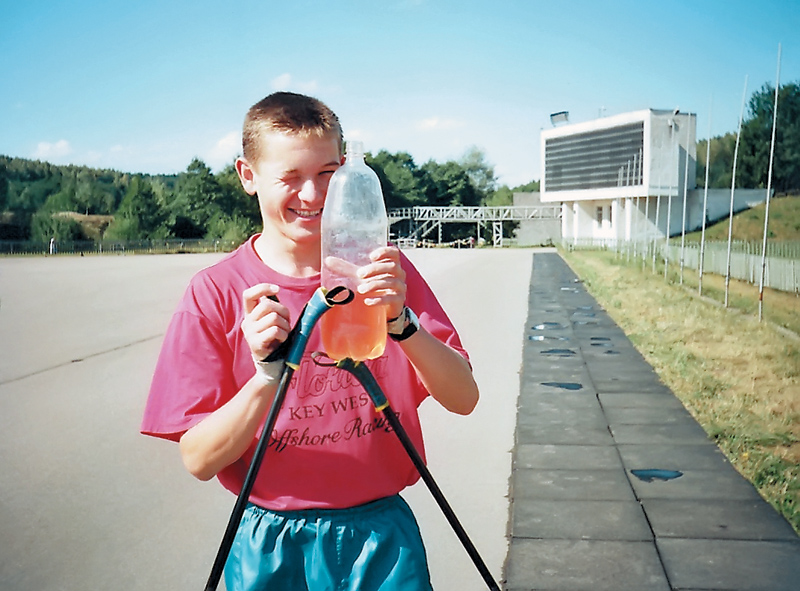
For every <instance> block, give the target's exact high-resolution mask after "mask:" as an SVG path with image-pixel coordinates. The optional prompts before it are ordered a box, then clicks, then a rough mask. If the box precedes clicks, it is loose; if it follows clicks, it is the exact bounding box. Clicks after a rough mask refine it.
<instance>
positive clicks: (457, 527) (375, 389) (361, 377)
mask: <svg viewBox="0 0 800 591" xmlns="http://www.w3.org/2000/svg"><path fill="white" fill-rule="evenodd" d="M320 355H321V354H317V353H314V354H312V358H313V359H314V362H315V363H318V364H320V365H325V363H321V362H319V361H317V358H318V357H319V356H320ZM331 365H335V366H336V367H338V368H340V369H343V370H345V371H347V372H349V373H351V374H352V375H353V376H355V378H356V379H357V380H358V381H359V382H360V383H361V385H362V386H363V387H364V390H366V392H367V394H368V395H369V397H370V399H371V400H372V403H373V404H374V405H375V410H376V411H380V412H382V413H383V415H384V416H385V417H386V419H387V421H388V422H389V425H390V426H391V428H392V430H393V431H394V432H395V433H396V434H397V437H398V439H400V443H402V444H403V447H404V448H405V450H406V452H407V453H408V456H409V458H411V461H412V463H413V464H414V466H415V467H416V468H417V471H418V472H419V475H420V476H421V477H422V480H423V481H424V482H425V484H426V485H427V487H428V490H430V492H431V495H433V498H434V500H435V501H436V503H437V504H438V505H439V508H440V509H441V510H442V513H444V516H445V517H446V518H447V521H448V522H449V523H450V526H451V527H452V528H453V531H454V532H455V534H456V536H458V539H459V540H461V543H462V544H463V546H464V549H465V550H466V551H467V554H469V557H470V558H471V559H472V562H473V563H474V564H475V567H476V568H477V569H478V572H479V573H480V575H481V576H482V577H483V580H484V582H485V583H486V585H487V586H488V587H489V589H491V590H492V591H500V587H498V585H497V582H495V580H494V578H492V574H491V573H490V572H489V569H488V568H487V566H486V563H484V562H483V559H482V558H481V555H480V554H479V553H478V550H477V548H475V545H474V544H473V543H472V540H470V538H469V536H468V535H467V532H466V530H465V529H464V527H463V526H462V525H461V522H459V520H458V517H457V516H456V514H455V512H454V511H453V509H452V507H450V504H449V503H448V502H447V499H446V498H445V497H444V494H443V493H442V491H441V489H440V488H439V486H438V485H437V484H436V481H435V480H434V479H433V476H432V475H431V473H430V470H428V467H427V466H426V465H425V461H424V460H423V459H422V456H420V454H419V452H418V451H417V449H416V447H414V442H413V441H411V438H410V437H409V436H408V433H407V432H406V430H405V428H404V427H403V425H402V423H400V419H399V418H398V416H397V414H396V413H395V412H394V410H393V409H392V407H391V406H390V405H389V401H388V400H387V399H386V395H385V394H384V393H383V391H382V390H381V387H380V386H379V385H378V382H377V381H376V380H375V377H374V376H373V375H372V372H371V371H370V370H369V368H368V367H367V366H366V365H365V364H364V363H362V362H360V361H353V360H352V359H343V360H341V361H338V362H333V363H331Z"/></svg>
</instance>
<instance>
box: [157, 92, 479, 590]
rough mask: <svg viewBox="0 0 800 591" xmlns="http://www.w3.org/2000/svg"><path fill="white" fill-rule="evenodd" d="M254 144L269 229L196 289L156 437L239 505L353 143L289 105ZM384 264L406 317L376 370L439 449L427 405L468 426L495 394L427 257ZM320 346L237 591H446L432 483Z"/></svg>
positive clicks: (248, 154)
mask: <svg viewBox="0 0 800 591" xmlns="http://www.w3.org/2000/svg"><path fill="white" fill-rule="evenodd" d="M242 143H243V156H242V157H241V158H239V159H238V160H237V162H236V169H237V171H238V173H239V177H240V179H241V182H242V186H243V187H244V190H245V191H246V192H247V193H248V194H250V195H254V196H257V198H258V202H259V206H260V210H261V215H262V220H263V231H262V233H261V234H258V235H256V236H254V237H252V238H251V239H250V240H249V241H248V242H246V243H245V244H243V245H242V246H241V247H240V248H239V249H237V250H236V251H235V252H233V253H231V254H230V255H228V256H227V257H226V258H225V259H224V260H222V261H221V262H220V263H218V264H216V265H214V266H212V267H210V268H208V269H205V270H203V271H201V272H199V273H198V274H197V275H196V276H195V277H194V278H193V279H192V281H191V283H190V285H189V287H188V289H187V291H186V293H185V295H184V298H183V300H182V301H181V303H180V305H179V306H178V309H177V311H176V312H175V315H174V317H173V319H172V321H171V323H170V326H169V329H168V332H167V334H166V336H165V339H164V344H163V347H162V352H161V355H160V357H159V361H158V363H157V366H156V370H155V374H154V377H153V382H152V385H151V390H150V396H149V398H148V402H147V407H146V409H145V415H144V420H143V423H142V432H143V433H145V434H147V435H152V436H156V437H162V438H165V439H170V440H173V441H178V442H179V447H180V453H181V457H182V459H183V462H184V464H185V466H186V468H187V470H188V471H189V472H190V473H192V474H193V475H194V476H196V477H197V478H199V479H201V480H209V479H211V478H213V477H214V476H216V477H217V478H218V479H219V480H220V482H221V483H222V485H223V486H225V487H226V488H228V489H229V490H231V491H232V492H234V493H237V494H238V492H239V490H241V485H242V482H243V480H244V477H245V474H246V472H247V468H248V466H249V464H250V460H251V458H252V455H253V452H254V450H255V444H256V440H257V437H258V436H259V435H260V430H261V428H262V425H263V422H264V418H265V415H266V413H267V410H268V409H269V406H270V403H271V401H272V398H273V396H274V394H275V391H276V386H277V381H278V377H279V375H280V371H281V365H280V362H273V363H272V364H266V363H263V362H260V360H263V359H265V358H266V357H267V356H268V355H269V354H270V353H271V352H272V351H274V350H275V349H276V348H277V347H278V346H279V345H280V343H281V342H283V341H284V340H285V339H286V337H287V336H288V333H289V331H290V329H291V326H292V324H293V322H294V321H296V320H297V318H298V316H299V314H300V312H301V310H302V308H303V306H304V305H305V303H306V302H307V301H308V300H309V299H310V298H311V295H312V294H313V292H314V291H315V290H316V288H317V287H318V286H319V282H320V254H321V253H320V219H321V213H322V209H323V207H324V204H325V195H326V192H327V188H328V182H329V181H330V178H331V176H332V175H333V173H334V172H335V171H336V169H337V168H338V167H339V166H340V164H341V162H342V134H341V128H340V126H339V121H338V119H337V117H336V115H335V114H334V113H333V112H332V111H331V110H330V109H329V108H328V107H327V106H325V105H324V104H322V103H321V102H319V101H317V100H316V99H313V98H310V97H306V96H303V95H297V94H293V93H276V94H273V95H270V96H268V97H266V98H265V99H263V100H262V101H260V102H259V103H257V104H256V105H254V106H253V107H252V108H251V109H250V111H249V112H248V114H247V117H246V119H245V124H244V130H243V142H242ZM370 260H371V261H372V262H371V264H369V265H367V266H365V267H363V268H361V269H360V270H359V276H360V277H361V279H362V280H361V283H360V284H359V287H358V291H359V292H360V293H362V294H364V295H365V296H366V298H367V303H368V305H374V306H386V310H387V312H386V316H387V318H399V319H400V320H398V321H395V322H392V323H390V324H388V325H387V331H388V332H389V336H390V337H391V338H390V339H389V340H388V342H387V346H386V350H385V352H384V354H383V355H382V356H381V357H380V358H378V359H375V360H373V361H370V362H367V363H368V366H369V367H370V369H371V370H372V372H373V374H374V375H375V377H376V379H377V380H378V382H379V383H380V384H381V385H382V388H383V389H384V391H385V393H386V396H387V398H388V399H389V401H390V402H391V404H392V407H393V408H394V409H395V411H396V412H398V414H399V415H400V416H401V419H402V422H403V424H404V427H405V428H406V429H407V430H408V432H409V435H410V436H411V437H412V439H413V440H414V441H415V443H416V445H417V447H418V449H419V450H420V451H421V452H422V433H421V430H420V425H419V417H418V415H417V407H418V406H419V404H420V403H421V402H422V401H423V400H424V399H425V398H426V397H427V396H428V395H430V396H432V397H433V398H434V399H435V400H437V401H438V402H439V403H441V404H442V405H443V406H444V407H445V408H447V409H448V410H451V411H453V412H456V413H460V414H467V413H469V412H471V411H472V409H473V408H474V407H475V405H476V404H477V401H478V390H477V386H476V384H475V381H474V380H473V378H472V372H471V368H470V366H469V363H468V357H467V354H466V352H465V351H464V350H463V348H462V347H461V343H460V341H459V338H458V335H457V333H456V331H455V329H454V328H453V326H452V325H451V323H450V321H449V320H448V318H447V316H446V314H445V312H444V311H443V310H442V308H441V306H440V305H439V303H438V301H437V300H436V298H435V296H434V295H433V293H432V292H431V290H430V288H429V287H428V285H427V284H426V283H425V281H424V279H423V278H422V277H421V276H420V274H419V273H418V272H417V270H416V269H415V268H414V267H413V265H412V264H411V263H410V261H409V260H408V259H407V258H405V257H404V256H403V255H402V254H401V253H400V251H399V250H398V249H396V248H394V247H392V246H386V247H383V248H379V249H377V250H375V251H374V252H373V253H371V255H370ZM270 296H276V298H277V300H278V301H274V299H272V298H271V297H270ZM407 310H409V311H411V312H407ZM415 313H416V314H415ZM417 315H418V319H417ZM317 350H322V344H321V340H320V338H319V333H318V331H314V333H313V334H312V336H311V339H310V340H309V343H308V347H307V350H306V354H305V357H304V360H303V362H302V363H301V365H300V367H299V368H298V369H297V370H296V372H295V374H294V378H293V381H292V385H291V387H290V388H289V391H288V392H287V396H286V399H285V402H284V405H283V407H282V409H281V412H280V415H279V417H278V420H277V422H276V426H275V429H274V431H273V433H271V434H270V437H271V439H270V448H269V450H268V451H267V454H266V457H265V459H264V464H263V468H262V470H261V473H260V474H259V476H258V479H257V481H256V483H255V485H254V487H253V491H252V494H251V495H250V502H251V504H250V505H249V507H248V509H247V511H246V513H245V516H244V518H243V519H242V523H241V525H240V528H239V532H238V534H237V537H236V540H235V542H234V545H233V548H232V550H231V554H230V558H229V560H228V563H227V565H226V568H225V581H226V586H227V588H228V591H240V590H241V591H245V590H247V591H250V590H253V591H254V590H256V589H269V590H286V591H299V590H303V589H309V590H312V591H313V590H317V589H319V590H323V589H353V590H355V589H359V590H384V591H389V590H401V589H402V590H407V591H412V590H413V591H418V590H421V589H430V582H429V574H428V568H427V562H426V558H425V552H424V549H423V547H422V541H421V539H420V535H419V530H418V528H417V525H416V522H415V520H414V517H413V515H412V514H411V511H410V509H409V508H408V506H407V505H406V504H405V503H404V502H403V501H402V499H401V498H400V497H399V495H398V493H399V492H400V491H401V490H403V489H404V488H405V487H406V486H408V485H410V484H413V483H414V482H415V481H416V480H417V478H418V475H417V474H416V471H415V469H414V467H413V465H412V464H411V462H410V460H409V459H408V457H407V456H406V454H405V451H404V450H403V448H402V446H401V445H400V443H399V441H397V438H396V435H395V434H394V433H392V432H390V430H389V428H388V427H387V425H386V424H385V423H384V421H383V420H382V417H381V415H380V414H379V413H377V412H376V411H375V410H374V408H373V407H372V405H371V404H370V402H369V399H368V397H367V395H366V393H365V392H364V390H363V388H361V387H360V385H359V384H358V383H357V382H355V381H354V380H353V379H352V378H351V377H349V374H347V373H346V372H344V371H341V370H338V369H336V368H333V367H321V366H317V365H315V364H314V363H313V362H312V361H311V360H310V359H309V356H310V354H311V352H313V351H317Z"/></svg>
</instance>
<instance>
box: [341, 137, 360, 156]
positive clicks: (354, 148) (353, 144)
mask: <svg viewBox="0 0 800 591" xmlns="http://www.w3.org/2000/svg"><path fill="white" fill-rule="evenodd" d="M363 155H364V143H363V142H361V141H359V140H348V141H347V144H346V151H345V157H351V156H352V157H353V158H358V157H360V156H363Z"/></svg>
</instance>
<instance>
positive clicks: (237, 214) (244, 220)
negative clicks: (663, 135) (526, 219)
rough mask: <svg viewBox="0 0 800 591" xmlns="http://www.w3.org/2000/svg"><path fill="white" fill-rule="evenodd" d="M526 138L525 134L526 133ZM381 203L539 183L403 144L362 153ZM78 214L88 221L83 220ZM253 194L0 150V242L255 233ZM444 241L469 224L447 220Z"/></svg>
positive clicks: (750, 160) (720, 177) (204, 176)
mask: <svg viewBox="0 0 800 591" xmlns="http://www.w3.org/2000/svg"><path fill="white" fill-rule="evenodd" d="M774 92H775V90H774V87H772V86H770V85H769V84H765V85H764V86H763V87H762V88H761V89H760V90H758V91H756V92H755V93H753V95H752V96H751V98H750V100H749V103H748V110H747V116H746V117H745V119H744V121H743V125H742V133H741V139H740V145H739V155H738V161H737V176H736V185H737V186H738V187H745V188H764V187H766V185H767V170H768V161H769V149H770V138H771V133H772V117H773V98H774ZM532 141H533V140H532ZM707 141H708V140H701V141H699V142H698V145H697V156H698V167H697V183H698V186H703V184H704V182H705V178H704V177H705V168H704V167H705V156H706V145H707ZM710 141H711V167H710V170H709V186H710V187H717V188H725V187H730V185H731V172H732V167H733V154H734V149H735V143H736V132H731V133H728V134H726V135H724V136H720V137H714V138H711V140H710ZM367 163H368V164H369V165H370V166H371V167H372V168H373V169H374V170H375V171H376V173H377V174H378V177H379V178H380V180H381V185H382V187H383V191H384V198H385V200H386V205H387V208H397V207H409V206H415V205H432V206H451V205H464V206H470V205H507V204H510V203H511V202H512V195H513V193H514V192H516V191H537V190H538V189H539V181H531V182H530V183H528V184H526V185H522V186H518V187H513V188H509V187H508V186H505V185H502V186H501V185H499V184H498V181H497V178H496V176H495V172H494V167H493V166H492V165H491V164H490V163H489V162H487V160H486V157H485V155H484V153H483V151H482V150H480V149H479V148H477V147H472V148H470V149H468V150H467V151H466V152H465V154H464V155H463V156H462V158H461V159H459V160H451V161H447V162H445V163H439V162H436V161H434V160H429V161H428V162H426V163H424V164H422V165H418V164H417V163H416V162H415V161H414V159H413V158H412V156H411V155H410V154H408V153H406V152H397V153H389V152H387V151H385V150H382V151H380V152H378V153H377V154H367ZM772 186H773V188H774V189H775V192H776V194H779V195H780V194H783V193H797V192H799V191H800V85H798V83H790V84H786V85H783V86H781V87H780V91H779V107H778V124H777V135H776V150H775V159H774V165H773V183H772ZM87 220H90V222H91V223H90V222H89V221H87ZM260 225H261V218H260V214H259V211H258V204H257V201H256V199H255V198H253V197H251V196H249V195H247V194H246V193H245V192H244V190H243V189H242V187H241V185H240V183H239V179H238V177H237V175H236V171H235V169H234V167H233V163H231V164H230V165H228V166H227V167H225V168H224V169H223V170H221V171H219V172H217V173H214V172H212V170H211V169H210V168H209V166H208V165H207V164H206V163H205V162H203V161H202V160H200V159H197V158H195V159H194V160H192V161H191V162H190V163H189V165H188V167H187V168H186V170H185V171H184V172H181V173H179V174H175V175H146V174H134V173H127V172H119V171H114V170H99V169H94V168H88V167H83V166H59V165H54V164H50V163H47V162H41V161H34V160H27V159H23V158H12V157H7V156H0V240H31V241H39V242H46V241H48V240H50V238H55V239H56V240H84V239H90V240H99V239H105V240H142V239H170V238H179V239H192V238H207V239H220V240H225V241H231V242H241V241H243V240H244V239H246V238H247V237H248V236H249V235H251V234H252V233H254V232H256V231H258V229H259V227H260ZM447 231H448V233H450V234H452V235H451V236H448V237H447V238H448V239H452V238H454V237H459V232H467V233H472V232H473V230H472V229H471V228H470V229H467V228H458V226H456V225H454V224H448V229H447Z"/></svg>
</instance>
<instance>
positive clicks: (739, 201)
mask: <svg viewBox="0 0 800 591" xmlns="http://www.w3.org/2000/svg"><path fill="white" fill-rule="evenodd" d="M696 127H697V116H696V115H694V114H692V113H680V112H679V111H678V110H677V109H676V110H674V111H663V110H655V109H647V110H644V111H634V112H632V113H624V114H622V115H615V116H612V117H604V118H601V119H595V120H594V121H588V122H585V123H576V124H572V125H564V126H561V127H555V128H553V129H548V130H545V131H543V132H542V136H541V154H542V171H543V178H542V182H541V201H542V203H561V204H562V217H561V222H562V226H561V232H562V239H563V240H568V241H574V242H577V241H578V240H601V241H606V240H607V241H609V242H613V241H617V240H643V239H645V238H646V237H653V236H663V235H665V234H666V233H667V231H669V234H670V235H676V234H680V233H681V232H682V231H683V230H685V231H686V232H690V231H693V230H696V229H699V228H700V227H701V224H702V220H703V197H704V191H703V189H700V190H697V189H696V182H695V177H696V170H697V144H696ZM765 194H766V193H765V191H763V190H761V191H753V190H740V189H737V190H736V192H735V196H734V211H739V210H741V209H745V208H746V207H750V206H752V205H753V204H755V203H757V202H760V201H763V200H764V198H765ZM729 204H730V190H727V191H726V190H723V189H716V190H711V191H709V193H708V207H707V209H706V218H707V220H708V221H715V220H718V219H721V218H723V217H726V216H727V215H728V212H729V209H730V207H729Z"/></svg>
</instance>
